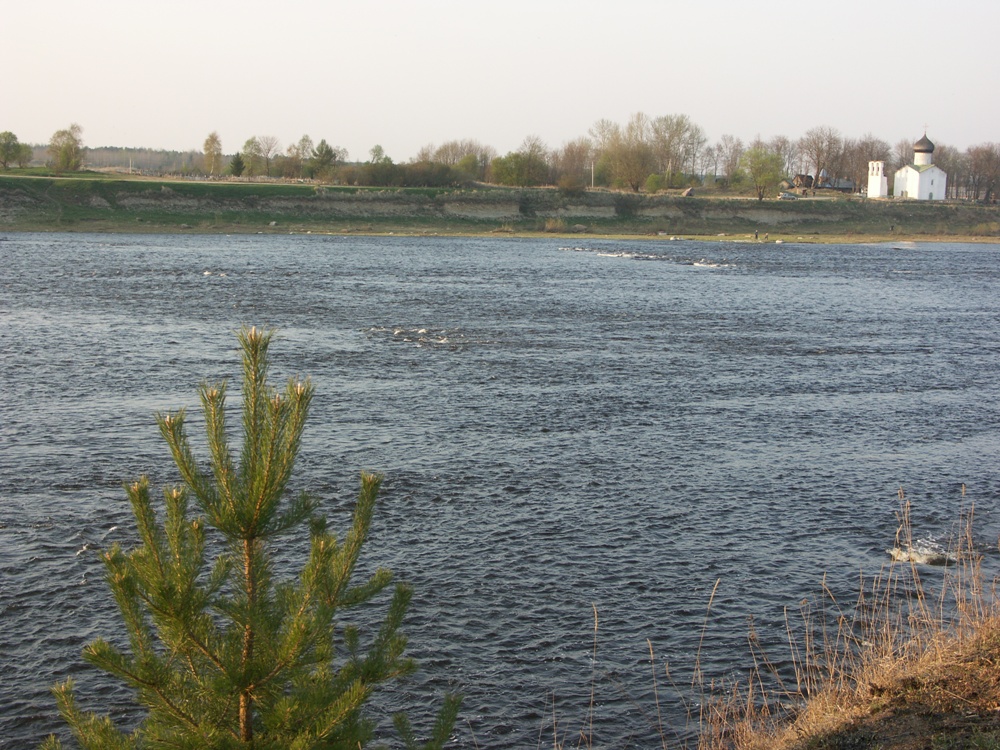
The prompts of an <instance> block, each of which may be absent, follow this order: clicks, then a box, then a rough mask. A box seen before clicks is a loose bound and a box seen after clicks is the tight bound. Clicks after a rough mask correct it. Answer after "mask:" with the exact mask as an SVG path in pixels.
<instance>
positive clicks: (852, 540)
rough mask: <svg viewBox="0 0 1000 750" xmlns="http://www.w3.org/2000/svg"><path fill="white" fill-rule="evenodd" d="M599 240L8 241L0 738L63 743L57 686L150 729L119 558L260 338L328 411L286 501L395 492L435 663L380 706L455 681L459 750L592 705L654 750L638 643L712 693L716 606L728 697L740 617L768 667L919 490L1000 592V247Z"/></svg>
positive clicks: (399, 555)
mask: <svg viewBox="0 0 1000 750" xmlns="http://www.w3.org/2000/svg"><path fill="white" fill-rule="evenodd" d="M579 242H581V243H585V244H582V245H581V246H580V247H575V248H572V247H564V246H563V245H565V244H566V241H565V240H563V241H560V240H547V239H539V240H516V239H457V238H448V239H442V238H420V239H407V238H393V237H388V238H359V237H318V236H315V237H314V236H297V237H275V236H249V237H178V236H169V237H160V236H148V235H142V236H125V235H104V236H97V235H58V234H46V235H31V234H11V235H6V236H4V235H0V321H2V325H0V352H2V359H0V386H2V396H3V398H2V400H0V668H2V670H3V679H2V680H0V745H2V746H4V747H23V746H34V745H35V744H36V743H37V742H38V741H39V740H41V739H42V738H43V737H44V736H45V735H46V734H47V733H49V732H52V731H60V732H61V731H63V730H62V728H61V725H60V723H59V722H58V721H57V718H56V712H55V707H54V703H53V701H52V699H51V697H50V695H49V693H48V688H49V686H50V685H51V684H52V683H54V682H55V681H57V680H61V679H64V678H66V677H67V676H73V677H74V678H75V679H76V681H77V689H78V695H79V697H80V700H81V702H82V703H83V704H84V706H85V707H87V708H91V709H95V710H99V711H101V712H102V713H107V712H110V713H111V714H112V716H114V717H115V719H116V720H119V721H121V722H123V723H124V724H127V723H128V722H129V721H133V720H134V719H135V717H136V713H135V710H134V708H132V706H131V703H130V700H129V696H128V693H127V691H125V690H123V689H122V688H121V687H119V686H117V685H116V684H115V683H113V682H109V681H108V680H106V679H105V678H104V677H103V675H101V674H100V673H97V672H95V671H93V670H91V669H89V668H87V667H86V666H85V665H83V663H82V661H81V659H80V649H81V648H82V646H83V645H84V644H85V643H86V642H88V641H90V640H92V639H93V638H95V637H97V636H98V635H102V636H105V637H109V638H112V639H114V638H120V637H121V633H122V630H121V626H120V625H119V622H118V620H117V616H116V612H115V609H114V606H113V602H112V601H111V598H110V595H109V593H108V590H107V588H106V586H105V584H104V582H103V580H102V571H101V565H100V562H99V560H98V558H97V551H98V550H99V549H101V548H102V547H104V546H107V545H109V544H111V543H112V542H116V541H117V542H121V543H123V544H126V545H128V544H131V543H132V541H133V540H134V534H133V531H132V526H131V518H130V513H129V511H128V507H127V502H126V500H125V496H124V493H123V491H122V490H121V483H122V482H124V481H126V480H129V479H132V478H135V477H137V476H138V475H139V474H141V473H149V474H150V475H151V477H152V479H153V481H154V483H157V484H162V483H164V482H171V481H174V480H175V478H176V477H175V474H174V473H173V472H172V470H171V465H170V462H169V457H168V455H167V452H166V450H165V448H164V446H163V445H162V444H161V442H160V439H159V437H158V432H157V429H156V427H155V424H154V422H153V419H152V415H153V413H154V412H155V411H157V410H162V409H174V408H178V407H181V406H185V405H186V406H189V407H191V409H192V411H196V409H195V407H196V406H197V397H196V390H195V389H196V386H197V385H198V383H199V382H201V381H202V380H205V379H209V380H214V379H217V378H221V377H226V376H234V377H237V375H238V360H237V352H236V350H235V339H234V337H233V331H234V330H235V329H236V328H238V327H239V326H240V325H242V324H257V325H269V326H275V327H276V328H277V329H278V330H279V340H278V341H277V342H276V344H275V345H274V347H273V354H274V358H275V365H274V370H275V375H276V376H278V377H279V378H281V379H283V378H284V377H286V376H291V375H310V376H311V377H312V378H313V380H314V382H315V384H316V387H317V397H316V400H315V402H314V408H313V414H312V419H311V423H310V425H309V427H308V428H307V433H306V438H305V441H304V445H303V450H302V455H301V460H300V464H299V471H298V473H297V475H296V479H295V483H296V489H306V490H309V491H310V492H313V493H314V494H316V495H318V496H319V497H321V498H322V499H323V502H324V507H325V509H326V511H327V512H328V514H329V515H330V516H331V517H332V518H333V520H334V524H340V525H343V524H344V523H345V522H346V519H347V513H348V511H349V508H350V504H351V500H352V496H353V494H354V492H355V487H356V482H357V474H358V471H359V470H360V469H362V468H367V469H374V470H379V471H381V472H384V474H385V475H386V492H385V496H384V499H383V502H382V505H381V507H380V511H379V514H378V519H377V525H376V529H375V532H374V534H373V536H372V539H371V542H370V546H369V549H368V553H367V556H366V558H365V565H366V567H373V566H376V565H385V566H388V567H391V568H392V569H393V570H395V571H396V573H397V574H398V575H399V576H400V577H402V578H404V579H406V580H409V581H411V582H412V583H413V585H414V587H415V589H416V595H415V598H414V605H413V607H412V609H411V614H410V617H409V619H408V623H407V632H408V633H409V635H410V639H411V640H410V643H411V647H410V652H411V655H413V656H415V657H416V658H417V659H418V661H419V662H420V665H421V670H420V672H419V673H418V674H417V676H416V677H415V678H414V679H413V680H411V681H410V682H409V683H407V684H406V685H404V686H401V687H400V688H398V689H396V690H394V691H393V692H392V693H391V694H389V695H388V696H386V697H384V698H383V699H382V701H383V704H382V705H383V706H384V707H386V708H391V709H395V708H397V707H408V708H409V710H410V712H411V714H412V715H413V717H414V719H416V720H419V719H420V718H421V717H424V718H426V717H428V716H429V715H430V711H431V705H432V704H433V703H435V702H437V701H438V700H439V697H440V694H441V693H442V692H444V691H445V690H450V689H458V690H461V691H462V692H463V693H464V694H465V704H464V707H463V712H462V718H461V720H460V724H459V726H458V727H457V730H456V737H457V740H456V744H457V745H458V746H466V747H472V746H478V747H479V748H493V747H495V748H501V747H534V746H536V745H538V744H539V743H541V744H542V745H548V746H551V742H552V740H551V738H552V732H553V730H552V726H551V724H552V718H553V716H555V717H556V718H557V720H558V722H559V730H558V731H560V732H563V731H565V732H569V733H570V735H571V736H572V735H573V733H575V732H577V731H578V730H579V729H580V728H581V727H582V726H583V725H584V724H585V716H586V712H587V708H588V705H589V703H590V693H591V689H592V686H593V689H594V691H595V696H596V698H595V718H594V730H593V732H594V736H595V741H596V742H597V743H598V744H602V743H603V744H604V745H606V746H613V747H621V746H624V745H626V744H628V743H631V745H632V746H637V747H643V746H649V745H650V744H651V743H653V742H655V743H656V744H658V740H657V739H656V738H657V736H658V735H657V730H656V729H655V726H654V723H655V721H654V720H653V719H652V718H651V717H652V716H653V715H654V714H655V708H654V706H653V703H652V681H651V678H650V672H649V664H648V654H649V646H648V645H647V639H648V641H649V642H650V643H651V645H652V647H653V648H654V649H655V651H656V653H657V655H658V658H662V659H665V660H669V661H670V664H671V670H672V672H673V673H674V674H675V675H676V676H677V677H678V681H679V682H681V683H684V682H685V681H687V680H690V673H691V670H692V669H693V668H694V661H695V653H696V651H697V649H698V644H699V641H700V640H701V639H702V625H703V622H704V621H705V613H706V607H707V605H708V601H709V597H710V595H711V593H712V590H713V587H714V586H715V584H716V581H719V584H718V591H717V593H716V595H715V599H714V602H713V606H712V612H711V616H710V617H709V625H708V628H707V630H706V631H705V635H704V645H703V647H702V655H701V667H702V669H703V670H704V672H705V673H706V677H707V678H711V677H717V676H722V675H728V674H734V673H735V674H739V673H740V671H741V670H745V669H746V668H747V667H748V666H749V665H750V658H749V655H748V653H747V649H746V646H745V644H746V635H747V619H748V618H749V617H752V618H753V619H754V623H755V627H756V629H757V631H758V633H759V634H760V635H761V637H762V639H763V640H764V641H765V642H766V643H769V644H773V645H774V647H775V649H780V645H779V644H780V643H781V641H782V639H783V637H784V627H785V625H784V614H783V612H784V608H785V607H790V608H793V609H794V608H795V607H796V606H797V604H798V602H799V601H800V600H801V599H802V598H803V597H805V596H809V595H812V594H814V593H816V591H817V589H818V586H819V582H820V579H821V578H822V576H823V575H824V574H826V575H827V583H828V585H830V587H831V589H832V590H833V591H834V592H835V593H837V594H839V595H841V596H843V597H844V598H845V599H846V600H851V599H852V598H853V594H852V592H853V591H854V588H855V586H856V581H857V575H858V572H859V571H860V570H866V571H869V572H876V571H877V570H878V569H879V567H880V566H881V565H882V564H883V563H884V562H885V561H886V560H887V556H886V555H885V549H886V547H887V546H891V544H892V541H893V537H894V534H895V531H896V526H897V520H896V511H897V507H898V502H897V489H898V488H899V487H900V486H903V487H905V489H906V492H907V495H908V496H909V498H910V499H911V500H912V502H913V504H914V525H915V532H916V533H917V534H918V535H923V536H930V537H937V538H939V539H945V538H946V537H947V535H948V534H949V533H950V531H951V530H952V528H953V525H954V522H955V520H956V518H957V516H958V513H959V510H960V508H962V507H963V499H962V496H961V485H962V484H963V483H964V484H965V485H966V486H967V496H966V498H965V500H964V503H965V504H969V503H971V502H975V504H976V506H977V518H978V519H979V534H980V537H981V541H982V544H983V546H984V548H985V549H986V550H987V552H988V554H989V556H988V558H987V562H988V564H989V565H995V563H996V555H995V552H990V550H994V551H995V549H996V544H995V543H996V538H997V532H998V529H1000V523H998V517H997V511H996V505H997V500H998V498H1000V480H998V474H997V470H996V465H997V463H996V457H997V455H998V447H1000V366H998V364H1000V359H998V355H1000V253H998V250H1000V248H998V247H997V246H989V245H902V246H896V247H891V246H856V245H839V246H814V245H795V244H786V245H773V244H772V245H751V244H735V243H731V244H725V243H721V244H694V243H686V242H683V241H681V242H656V241H646V242H613V241H598V240H589V241H584V240H580V241H579ZM237 380H238V377H237ZM232 405H234V406H235V405H237V399H235V398H234V399H233V400H232ZM196 421H197V420H193V422H192V423H193V424H196ZM297 552H298V550H297V549H296V548H295V546H294V545H291V546H290V547H289V549H288V550H287V557H288V559H289V560H291V561H292V562H293V563H294V564H295V565H297V564H298V562H299V561H300V560H301V557H299V556H298V554H297ZM291 570H293V568H292V567H289V571H291ZM595 606H596V608H597V610H598V613H599V617H600V626H599V631H598V645H597V658H596V661H594V660H593V647H594V637H593V611H594V610H593V607H595ZM661 698H664V696H663V695H661ZM663 702H664V705H663V709H664V712H665V715H666V718H668V719H669V720H670V722H671V724H672V726H674V727H677V728H683V725H684V710H683V707H682V705H681V704H680V702H679V701H678V700H677V698H676V696H673V695H670V696H669V697H665V698H664V700H663ZM540 738H541V739H540Z"/></svg>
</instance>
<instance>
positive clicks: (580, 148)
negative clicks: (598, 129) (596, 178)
mask: <svg viewBox="0 0 1000 750" xmlns="http://www.w3.org/2000/svg"><path fill="white" fill-rule="evenodd" d="M593 152H594V149H593V144H592V143H591V142H590V139H589V138H577V139H576V140H573V141H570V142H569V143H566V144H564V145H563V147H562V148H561V149H559V150H558V151H555V152H553V154H552V170H553V172H554V173H555V174H554V177H555V181H556V183H557V184H559V185H560V186H563V185H578V186H579V187H584V186H585V185H588V184H590V182H591V176H592V171H591V170H592V169H593V168H594V161H593Z"/></svg>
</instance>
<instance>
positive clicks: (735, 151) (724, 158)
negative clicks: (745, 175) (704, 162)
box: [715, 134, 745, 185]
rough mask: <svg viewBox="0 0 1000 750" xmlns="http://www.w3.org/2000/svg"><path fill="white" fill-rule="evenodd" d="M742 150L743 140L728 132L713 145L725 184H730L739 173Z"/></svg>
mask: <svg viewBox="0 0 1000 750" xmlns="http://www.w3.org/2000/svg"><path fill="white" fill-rule="evenodd" d="M744 150H745V149H744V146H743V141H741V140H740V139H739V138H737V137H736V136H734V135H728V134H727V135H724V136H722V137H721V138H720V139H719V142H718V143H717V144H716V146H715V153H716V156H717V158H718V168H719V169H720V170H721V172H722V174H723V176H724V177H725V180H726V184H727V185H730V184H732V183H733V181H734V180H735V179H736V176H737V175H738V174H739V171H740V157H742V156H743V151H744Z"/></svg>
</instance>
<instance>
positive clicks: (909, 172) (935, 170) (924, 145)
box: [869, 133, 948, 201]
mask: <svg viewBox="0 0 1000 750" xmlns="http://www.w3.org/2000/svg"><path fill="white" fill-rule="evenodd" d="M933 154H934V144H933V143H931V142H930V139H929V138H928V137H927V134H926V133H924V137H923V138H921V139H920V140H919V141H917V142H916V143H914V144H913V163H912V164H907V165H906V166H905V167H903V168H902V169H899V170H897V171H896V178H895V181H894V182H893V185H892V194H893V195H894V196H895V197H896V198H911V199H913V200H918V201H934V200H944V197H945V194H946V193H945V189H946V188H947V187H948V175H947V174H946V173H945V171H944V170H943V169H941V168H940V167H938V166H935V165H934V164H932V161H933ZM870 182H871V178H869V184H870ZM869 195H870V193H869Z"/></svg>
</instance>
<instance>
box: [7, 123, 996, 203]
mask: <svg viewBox="0 0 1000 750" xmlns="http://www.w3.org/2000/svg"><path fill="white" fill-rule="evenodd" d="M31 151H33V148H32V147H31V146H26V145H24V144H20V143H18V140H17V137H16V136H15V135H14V134H13V133H10V132H4V133H0V167H2V168H3V169H8V168H10V166H11V165H13V164H16V165H17V166H19V167H25V166H27V165H28V164H29V163H31V162H32V161H37V155H34V156H33V155H32V154H31V153H29V152H31ZM85 156H86V161H87V163H88V165H91V166H98V167H112V166H115V165H116V164H117V166H119V167H124V166H125V165H124V164H123V163H122V162H123V161H124V160H125V159H126V157H127V158H128V162H129V166H130V167H131V166H132V165H133V162H140V163H137V164H135V166H136V168H138V169H142V170H143V171H146V172H154V173H160V174H162V173H164V172H170V173H181V174H186V175H190V176H206V177H211V178H222V177H236V178H240V179H292V180H316V181H320V182H324V183H330V184H341V185H372V186H380V187H418V186H426V187H445V186H457V185H463V184H469V183H473V182H484V183H492V184H497V185H509V186H515V187H533V186H540V185H554V186H558V187H559V188H560V189H562V190H565V191H577V190H583V189H586V188H588V187H601V188H612V189H619V190H629V191H633V192H649V193H655V192H658V191H660V190H665V189H670V188H685V187H691V186H706V185H707V186H713V187H719V188H721V189H724V190H732V191H734V192H751V193H753V194H755V195H756V196H757V197H758V198H760V199H763V198H764V197H765V196H767V195H769V194H770V193H771V192H772V191H774V190H775V189H777V187H778V185H779V183H781V181H782V180H789V181H792V180H793V179H794V178H795V176H796V175H808V176H809V177H810V178H811V179H810V183H811V184H813V185H815V186H816V187H831V188H837V189H841V190H844V191H846V192H862V191H863V189H864V188H865V187H866V186H867V175H868V163H869V162H871V161H883V162H885V163H886V167H887V169H886V172H887V174H889V175H890V177H891V176H892V175H893V174H894V173H895V171H896V170H897V169H899V168H900V167H902V166H904V165H906V164H910V163H912V161H913V142H912V141H911V140H909V139H902V140H899V141H897V142H896V144H895V145H891V144H890V143H889V142H888V141H885V140H883V139H881V138H878V137H876V136H874V135H872V134H870V133H868V134H865V135H864V136H862V137H860V138H849V137H845V136H843V135H841V134H840V132H839V131H838V130H837V129H836V128H833V127H829V126H817V127H814V128H811V129H810V130H808V131H806V133H805V134H804V135H802V136H801V137H800V138H797V139H793V138H789V137H787V136H784V135H778V136H774V137H772V138H770V139H767V140H765V139H762V138H760V137H759V136H758V137H756V138H754V139H753V140H751V141H749V142H744V141H743V140H742V139H740V138H739V137H737V136H734V135H731V134H724V135H722V136H721V137H720V138H719V139H718V140H717V141H714V142H712V141H711V140H710V139H709V138H708V136H707V134H706V133H705V131H704V129H703V128H702V127H701V126H700V125H698V124H697V123H695V122H693V121H692V120H691V119H690V118H689V117H688V116H687V115H683V114H680V115H663V116H659V117H650V116H648V115H646V114H644V113H641V112H638V113H636V114H634V115H632V116H631V117H630V118H629V119H628V121H627V122H624V123H617V122H614V121H611V120H607V119H602V120H598V121H597V122H596V123H594V125H593V126H592V127H591V128H590V129H589V131H588V133H587V135H585V136H581V137H578V138H575V139H573V140H571V141H569V142H567V143H564V144H563V145H562V146H560V147H558V148H550V147H549V146H548V145H546V144H545V143H544V142H543V141H542V139H540V138H539V137H537V136H534V135H529V136H528V137H526V138H525V139H524V141H523V142H522V143H521V144H520V146H519V147H518V148H517V149H515V150H513V151H510V152H508V153H506V154H504V155H500V154H499V153H498V152H497V151H496V149H494V148H493V147H492V146H489V145H486V144H483V143H481V142H479V141H477V140H474V139H465V140H452V141H446V142H445V143H442V144H441V145H437V146H436V145H434V144H428V145H426V146H424V147H423V148H421V149H420V150H419V151H418V152H417V154H416V156H414V157H413V158H412V159H411V160H409V161H408V162H404V163H396V162H395V161H393V159H392V158H391V157H390V156H389V155H388V154H386V153H385V151H384V149H383V148H382V147H381V146H379V145H376V146H373V147H372V148H371V149H370V151H369V153H368V158H367V159H362V160H355V161H351V160H350V157H349V154H348V152H347V150H346V149H344V148H341V147H338V146H335V145H332V144H330V143H328V142H327V141H326V140H325V139H321V140H320V141H319V142H318V143H315V142H314V141H313V139H312V138H311V137H310V136H308V135H303V136H302V137H301V138H299V139H298V140H297V141H295V142H293V143H291V144H288V145H287V146H285V147H284V148H282V145H281V143H280V141H279V140H278V138H276V137H275V136H251V137H250V138H248V139H247V140H246V141H245V142H244V143H243V145H242V147H241V148H240V149H238V150H237V151H236V152H235V153H231V154H229V155H227V154H226V153H225V152H224V149H223V144H222V140H221V138H220V137H219V134H218V133H217V132H212V133H210V134H209V135H208V137H207V138H206V139H205V142H204V144H203V146H202V151H201V152H198V151H194V150H192V151H190V152H167V151H152V150H149V149H121V150H119V149H114V148H104V149H85V148H84V146H83V141H82V129H81V128H80V126H79V125H71V126H70V127H69V128H67V129H64V130H58V131H56V133H54V134H53V136H52V138H51V140H50V142H49V144H48V147H47V149H46V154H45V158H46V164H47V166H49V167H51V168H52V169H55V170H57V171H72V170H76V169H80V168H81V167H82V166H83V163H84V160H85ZM934 163H935V164H937V165H938V166H939V167H940V168H941V169H943V170H944V171H945V172H946V173H947V174H948V196H947V197H949V198H966V199H973V200H985V201H992V200H994V199H995V197H996V193H997V188H998V183H1000V144H998V143H993V142H988V143H982V144H977V145H974V146H970V147H969V148H967V149H965V150H964V151H962V150H959V149H957V148H954V147H952V146H949V145H947V144H942V143H938V144H937V146H936V149H935V152H934Z"/></svg>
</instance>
